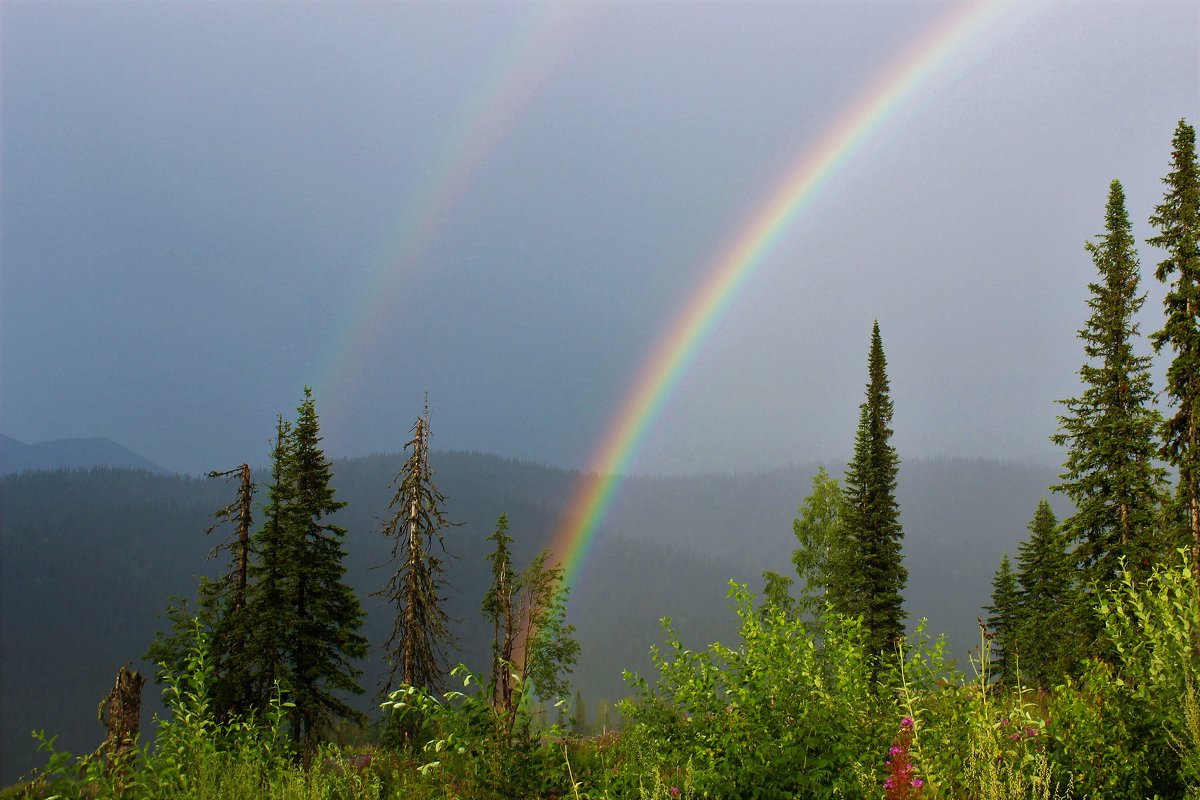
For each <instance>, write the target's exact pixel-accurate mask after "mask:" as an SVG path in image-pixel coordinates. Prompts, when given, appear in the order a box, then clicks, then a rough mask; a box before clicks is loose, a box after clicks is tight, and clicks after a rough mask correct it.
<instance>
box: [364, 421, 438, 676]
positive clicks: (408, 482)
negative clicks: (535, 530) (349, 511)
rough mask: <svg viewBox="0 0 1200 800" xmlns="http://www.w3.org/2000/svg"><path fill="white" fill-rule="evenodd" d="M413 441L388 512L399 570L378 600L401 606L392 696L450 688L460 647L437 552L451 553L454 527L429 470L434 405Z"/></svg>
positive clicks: (393, 641)
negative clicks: (400, 687)
mask: <svg viewBox="0 0 1200 800" xmlns="http://www.w3.org/2000/svg"><path fill="white" fill-rule="evenodd" d="M412 431H413V438H412V439H411V440H409V442H408V444H407V445H405V449H407V450H408V451H409V456H408V460H407V461H406V462H405V464H404V469H403V470H402V471H401V472H400V474H399V475H397V476H396V478H395V480H394V481H392V484H391V485H392V486H394V487H396V492H395V494H394V495H393V496H392V500H391V502H390V503H389V504H388V508H389V509H391V510H392V517H391V519H390V520H388V522H387V524H386V525H384V527H383V535H384V536H386V537H388V538H389V539H391V540H392V563H393V564H395V565H396V571H395V572H394V573H393V574H392V577H391V578H389V579H388V582H387V585H385V586H384V587H383V589H381V590H380V591H378V592H376V593H375V594H376V596H380V597H384V598H385V599H386V600H387V601H388V602H389V603H390V604H391V605H393V606H394V607H395V611H396V618H395V622H394V623H393V624H392V634H391V636H390V637H389V638H388V641H387V644H386V646H385V649H386V657H387V662H388V678H387V681H386V683H385V684H384V687H383V692H384V694H386V693H387V692H389V691H391V689H392V688H393V686H395V685H396V683H397V680H398V682H399V683H401V684H405V685H409V686H421V687H424V688H427V689H431V690H438V689H444V688H445V687H446V675H447V673H448V671H449V666H448V663H447V658H446V652H445V651H446V649H447V648H449V647H452V646H453V645H454V643H455V638H454V635H453V634H452V633H451V632H450V627H449V625H450V617H449V616H448V615H447V614H446V611H445V605H444V604H445V598H444V597H443V596H442V593H443V592H444V591H445V588H446V580H445V567H444V565H443V563H442V559H441V558H440V557H439V556H438V555H437V553H436V552H434V545H435V543H436V545H437V548H438V550H440V551H441V552H442V553H445V552H446V545H445V541H444V540H443V538H442V531H443V530H445V529H446V528H447V527H449V526H450V523H449V522H447V521H446V516H445V514H444V512H443V511H442V506H443V505H444V504H445V501H446V498H445V497H444V496H443V495H442V493H441V492H440V491H438V488H437V487H436V486H435V485H434V483H433V471H432V470H431V469H430V467H429V407H428V405H426V408H425V413H424V415H423V416H420V417H418V418H417V421H416V423H415V424H414V425H413V428H412Z"/></svg>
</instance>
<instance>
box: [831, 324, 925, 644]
mask: <svg viewBox="0 0 1200 800" xmlns="http://www.w3.org/2000/svg"><path fill="white" fill-rule="evenodd" d="M867 372H868V380H867V390H866V395H867V397H866V401H865V402H863V404H862V406H861V408H860V414H859V423H858V431H857V433H856V434H855V439H854V458H853V460H852V461H851V462H850V464H849V466H848V467H847V468H846V490H845V496H846V505H845V514H844V527H843V533H842V535H843V536H844V537H845V540H846V549H847V553H846V558H845V560H844V564H840V565H839V567H838V574H837V575H836V576H835V577H834V579H833V580H831V581H830V588H831V590H832V589H836V590H837V591H836V594H833V595H832V596H831V597H830V600H831V603H832V604H833V606H834V609H835V610H837V611H840V612H842V613H845V614H848V615H851V616H861V617H862V619H863V624H864V625H865V627H866V630H867V645H868V648H869V651H870V652H874V653H879V654H887V653H891V652H892V650H893V648H894V647H895V643H896V641H897V640H898V639H899V638H900V636H901V635H902V634H903V632H904V627H903V623H904V616H905V615H904V609H903V602H904V598H903V597H902V595H901V592H903V590H904V584H905V582H906V581H907V579H908V570H906V569H905V568H904V565H903V563H902V554H901V541H902V539H903V537H904V531H903V529H902V528H901V527H900V506H899V504H897V502H896V479H897V475H898V474H899V469H900V459H899V457H898V456H897V455H896V450H895V448H893V447H892V444H891V437H892V427H891V426H892V413H893V406H892V400H891V396H890V390H889V386H888V377H887V361H886V359H885V357H884V354H883V340H882V338H881V337H880V335H879V322H878V321H876V322H875V326H874V328H873V330H872V332H871V349H870V352H869V355H868V358H867Z"/></svg>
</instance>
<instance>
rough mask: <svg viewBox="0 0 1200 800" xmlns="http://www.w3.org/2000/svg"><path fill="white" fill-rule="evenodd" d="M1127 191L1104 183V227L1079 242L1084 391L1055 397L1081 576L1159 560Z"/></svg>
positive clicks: (1111, 574)
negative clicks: (1084, 264)
mask: <svg viewBox="0 0 1200 800" xmlns="http://www.w3.org/2000/svg"><path fill="white" fill-rule="evenodd" d="M1131 231H1132V229H1131V226H1130V224H1129V215H1128V214H1127V213H1126V211H1125V192H1124V191H1123V190H1122V189H1121V184H1120V182H1119V181H1113V182H1112V183H1111V184H1110V186H1109V193H1108V205H1107V209H1106V213H1105V233H1104V235H1103V236H1102V237H1100V239H1099V241H1098V242H1087V243H1086V244H1085V245H1084V246H1085V248H1086V249H1087V251H1088V252H1089V253H1090V254H1091V256H1092V262H1093V263H1094V264H1095V266H1096V270H1097V272H1098V273H1099V279H1098V280H1097V281H1096V282H1095V283H1092V284H1089V289H1090V290H1091V297H1090V298H1089V300H1088V306H1089V307H1090V308H1091V310H1092V314H1091V316H1090V317H1089V318H1088V320H1087V324H1086V326H1085V327H1084V328H1083V329H1082V330H1080V331H1079V338H1080V339H1082V340H1083V352H1084V355H1085V357H1086V361H1085V362H1084V364H1083V366H1082V367H1080V370H1079V377H1080V380H1081V382H1082V383H1083V386H1084V389H1083V393H1082V394H1081V395H1080V396H1079V397H1077V398H1073V399H1070V400H1063V401H1061V402H1062V404H1063V405H1065V406H1066V407H1067V409H1068V413H1067V414H1065V415H1064V416H1061V417H1059V433H1058V434H1056V435H1055V436H1053V437H1052V438H1053V440H1054V441H1055V443H1057V444H1060V445H1064V446H1066V448H1067V460H1066V463H1065V465H1064V469H1065V472H1064V473H1063V474H1062V476H1061V477H1062V483H1060V484H1058V485H1057V486H1055V487H1053V488H1054V489H1055V490H1056V491H1062V492H1064V493H1065V494H1066V495H1067V496H1068V497H1070V498H1071V501H1072V502H1073V503H1074V504H1075V508H1076V511H1075V513H1074V514H1073V515H1071V517H1069V518H1068V519H1067V520H1065V521H1064V522H1063V531H1064V533H1065V535H1066V536H1067V538H1068V539H1069V540H1070V541H1071V542H1073V543H1074V544H1075V545H1076V547H1075V555H1076V557H1077V560H1078V564H1079V568H1080V569H1081V571H1082V579H1083V583H1084V584H1085V585H1090V584H1092V583H1096V584H1097V585H1098V586H1100V587H1101V588H1111V587H1113V586H1115V585H1116V583H1117V581H1118V575H1119V573H1120V571H1121V564H1122V560H1124V564H1125V567H1126V568H1128V569H1133V570H1136V571H1138V572H1145V571H1146V570H1148V569H1149V568H1150V567H1151V566H1152V565H1153V563H1154V562H1155V561H1156V560H1157V557H1158V555H1159V554H1158V553H1157V552H1156V550H1157V549H1158V546H1157V544H1158V541H1159V539H1158V537H1157V535H1156V519H1157V514H1158V506H1159V503H1160V500H1161V496H1162V487H1163V484H1164V482H1165V472H1164V470H1163V469H1162V468H1161V467H1158V466H1157V465H1155V463H1154V457H1155V455H1156V453H1157V451H1158V444H1157V440H1156V433H1157V431H1158V428H1159V426H1160V425H1161V422H1162V420H1161V417H1160V416H1159V415H1158V413H1157V412H1156V411H1155V410H1154V409H1153V408H1152V407H1151V403H1152V401H1153V399H1154V390H1153V387H1152V386H1151V384H1150V357H1149V356H1148V355H1147V356H1143V355H1138V354H1137V353H1136V352H1134V347H1133V340H1134V337H1136V336H1137V333H1138V324H1137V322H1136V316H1137V312H1138V310H1139V309H1140V308H1141V307H1142V303H1143V302H1144V301H1145V295H1144V294H1139V293H1138V281H1139V274H1138V258H1137V252H1136V249H1135V246H1134V239H1133V234H1132V232H1131Z"/></svg>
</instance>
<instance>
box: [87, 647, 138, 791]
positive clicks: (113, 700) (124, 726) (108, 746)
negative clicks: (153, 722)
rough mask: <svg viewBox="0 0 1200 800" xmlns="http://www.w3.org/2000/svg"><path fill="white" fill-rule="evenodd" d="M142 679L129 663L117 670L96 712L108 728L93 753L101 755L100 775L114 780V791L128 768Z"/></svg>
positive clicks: (134, 734)
mask: <svg viewBox="0 0 1200 800" xmlns="http://www.w3.org/2000/svg"><path fill="white" fill-rule="evenodd" d="M145 683H146V679H145V678H143V677H142V676H141V675H140V674H139V673H137V672H136V671H130V669H129V665H128V664H126V665H125V666H123V667H121V669H120V671H119V672H117V680H116V683H114V684H113V688H112V691H110V692H109V693H108V696H106V697H105V698H104V699H103V700H101V701H100V707H99V708H98V709H97V710H96V716H97V717H98V718H99V720H100V721H101V722H102V723H104V727H105V728H107V729H108V736H107V737H106V738H105V739H104V744H102V745H100V749H99V750H98V751H97V753H98V754H99V755H100V757H101V758H102V759H104V775H105V777H107V778H109V779H111V780H113V781H114V783H115V784H116V786H117V788H118V791H119V790H120V789H121V785H122V784H123V783H124V777H125V772H126V771H127V770H128V768H129V761H130V755H131V754H132V753H133V748H134V745H135V744H136V742H137V736H138V731H139V730H140V729H141V724H142V686H144V685H145Z"/></svg>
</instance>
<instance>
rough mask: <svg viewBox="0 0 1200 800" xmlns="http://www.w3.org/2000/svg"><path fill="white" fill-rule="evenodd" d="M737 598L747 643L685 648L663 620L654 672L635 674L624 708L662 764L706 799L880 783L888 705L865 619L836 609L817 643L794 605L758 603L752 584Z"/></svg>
mask: <svg viewBox="0 0 1200 800" xmlns="http://www.w3.org/2000/svg"><path fill="white" fill-rule="evenodd" d="M730 597H731V598H733V599H734V601H735V603H736V606H737V614H738V616H739V617H740V618H741V621H742V625H741V631H740V638H741V642H740V644H739V646H737V647H735V648H730V647H724V646H722V645H721V644H719V643H717V644H713V645H711V646H709V648H708V649H707V650H704V651H700V652H696V651H692V650H688V649H685V648H684V647H683V645H682V643H681V642H680V641H679V637H678V636H677V635H676V633H675V631H674V630H673V629H672V628H671V626H670V621H669V620H664V626H665V629H666V632H667V638H668V644H667V651H666V653H665V654H664V653H663V652H662V651H659V650H658V649H657V648H656V649H654V650H653V651H652V657H653V660H654V663H655V666H656V668H657V670H658V678H657V681H656V682H655V684H653V685H650V684H648V683H647V682H646V681H645V680H644V679H642V678H639V677H637V676H632V675H630V676H627V677H628V679H629V680H630V682H631V684H632V686H633V688H634V690H635V692H636V693H637V698H636V700H635V701H633V702H629V703H626V704H625V705H624V707H623V708H622V712H623V713H624V714H625V716H626V718H627V719H629V720H631V721H632V722H633V723H634V724H635V725H636V726H637V727H638V728H640V731H639V732H638V734H637V740H638V742H639V743H640V744H641V746H642V747H643V748H645V750H646V756H648V757H649V761H650V762H651V763H652V765H653V767H654V768H655V770H656V771H657V772H658V773H663V772H669V771H672V770H681V769H684V768H685V767H686V768H687V774H688V776H689V778H690V780H691V781H692V782H693V784H694V786H695V792H696V794H697V796H701V797H704V796H711V797H730V798H733V797H747V798H750V797H753V798H775V797H779V798H782V797H792V796H801V797H813V798H821V797H836V796H846V795H857V794H858V793H859V792H860V791H861V789H862V786H863V785H870V784H873V783H879V784H881V783H882V776H881V774H879V772H880V769H881V767H882V754H883V753H886V752H887V748H888V743H889V741H890V738H891V737H890V732H889V731H888V730H887V723H885V721H884V720H885V715H884V714H883V713H882V710H883V708H884V707H886V706H887V705H888V703H887V700H886V699H884V698H881V697H880V696H879V695H878V694H877V693H876V692H875V691H874V689H873V686H872V682H871V668H870V664H869V662H868V660H867V658H866V657H865V656H864V650H863V632H862V628H861V626H860V625H859V624H858V623H857V622H856V621H854V620H847V619H845V618H841V617H828V618H826V619H825V620H823V627H822V631H823V639H822V640H821V641H820V642H818V641H817V640H816V639H815V638H814V637H813V636H812V635H811V634H810V632H809V631H808V630H807V628H806V627H805V624H804V623H803V622H802V621H800V620H798V619H796V618H795V617H794V616H792V615H790V614H788V613H787V611H786V609H772V608H766V609H757V610H756V609H755V608H754V607H753V599H752V597H751V595H750V593H749V592H748V591H747V590H746V588H745V587H744V586H737V585H731V589H730ZM876 754H880V755H879V756H878V762H877V760H876V759H877V756H876ZM643 761H645V759H643Z"/></svg>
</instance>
